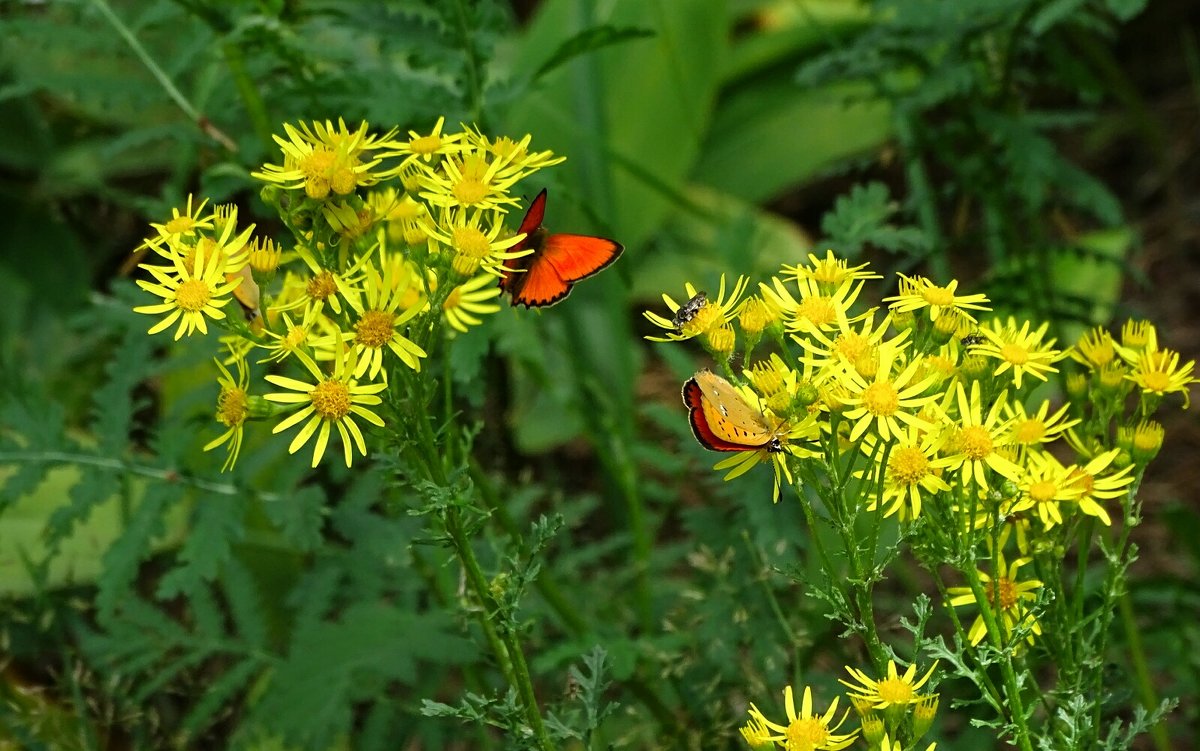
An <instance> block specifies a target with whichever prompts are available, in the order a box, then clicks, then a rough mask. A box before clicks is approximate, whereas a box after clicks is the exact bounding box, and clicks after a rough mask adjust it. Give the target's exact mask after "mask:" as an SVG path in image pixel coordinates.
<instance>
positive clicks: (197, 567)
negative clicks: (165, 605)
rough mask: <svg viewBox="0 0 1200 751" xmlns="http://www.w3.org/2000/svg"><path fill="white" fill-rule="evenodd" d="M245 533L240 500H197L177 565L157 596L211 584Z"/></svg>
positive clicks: (234, 497)
mask: <svg viewBox="0 0 1200 751" xmlns="http://www.w3.org/2000/svg"><path fill="white" fill-rule="evenodd" d="M245 531H246V526H245V505H244V501H243V500H242V498H241V496H238V495H215V494H214V495H211V496H208V497H206V498H203V499H201V500H200V502H199V503H197V504H196V506H195V509H194V511H193V519H192V525H191V530H190V531H189V533H188V535H187V538H186V539H185V540H184V543H183V548H182V549H181V550H180V551H179V563H178V565H177V566H176V567H175V568H174V569H173V570H172V571H171V572H170V573H169V574H167V575H166V576H164V577H163V580H162V582H161V583H160V584H159V587H158V596H159V597H160V598H163V599H167V598H170V597H174V596H176V595H178V594H180V593H183V592H191V591H193V590H194V589H195V588H196V587H197V586H199V585H201V584H203V583H204V582H208V581H212V580H213V579H214V578H215V577H216V576H217V573H218V572H219V571H220V569H221V566H222V565H224V564H225V563H226V562H227V561H228V560H229V557H230V554H231V548H232V545H233V543H234V542H236V541H238V540H240V539H242V537H243V536H244V535H245Z"/></svg>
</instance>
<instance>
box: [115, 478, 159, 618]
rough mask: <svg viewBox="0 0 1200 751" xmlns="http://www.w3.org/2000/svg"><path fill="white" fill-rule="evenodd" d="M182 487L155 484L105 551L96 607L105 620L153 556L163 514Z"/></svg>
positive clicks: (149, 488)
mask: <svg viewBox="0 0 1200 751" xmlns="http://www.w3.org/2000/svg"><path fill="white" fill-rule="evenodd" d="M178 492H179V489H178V488H174V487H169V486H165V485H151V486H150V487H148V488H147V489H146V495H145V497H144V498H142V502H141V503H140V504H138V506H137V508H136V510H134V512H133V514H132V516H131V517H130V519H129V524H128V525H127V526H126V528H125V531H124V532H123V533H122V534H121V536H120V537H118V538H117V539H116V540H115V541H114V542H113V544H112V545H110V546H109V548H108V550H107V551H105V553H104V558H103V560H102V563H103V568H102V570H101V572H100V577H99V578H98V579H97V580H96V585H97V587H98V591H97V592H96V607H97V609H98V611H99V614H100V618H101V621H103V620H104V619H105V618H106V617H107V616H111V615H112V614H113V613H114V612H116V609H117V607H118V606H119V605H120V603H121V600H122V599H124V598H125V597H127V595H128V592H129V587H130V586H131V585H132V584H133V582H134V580H135V579H136V578H137V570H138V566H139V565H140V564H141V562H142V561H143V560H145V558H146V557H147V556H148V555H150V552H151V550H152V543H153V541H154V539H155V538H156V537H158V536H160V535H161V534H162V532H163V530H164V524H163V514H164V512H165V511H166V509H167V508H168V507H169V505H170V504H171V503H172V501H173V500H174V498H175V497H176V494H178Z"/></svg>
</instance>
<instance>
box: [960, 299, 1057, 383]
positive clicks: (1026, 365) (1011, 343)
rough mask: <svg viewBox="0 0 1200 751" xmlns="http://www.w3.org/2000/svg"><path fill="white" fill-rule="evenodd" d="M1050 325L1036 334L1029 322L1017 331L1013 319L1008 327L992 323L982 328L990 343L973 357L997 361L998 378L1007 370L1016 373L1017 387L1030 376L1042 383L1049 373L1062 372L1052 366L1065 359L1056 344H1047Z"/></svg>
mask: <svg viewBox="0 0 1200 751" xmlns="http://www.w3.org/2000/svg"><path fill="white" fill-rule="evenodd" d="M1049 328H1050V324H1049V323H1043V324H1042V325H1041V326H1039V327H1038V328H1037V329H1035V330H1034V331H1030V330H1029V321H1025V322H1023V323H1022V324H1021V328H1020V329H1018V328H1017V321H1016V319H1015V318H1013V317H1012V316H1009V317H1008V320H1007V321H1005V322H1004V323H1001V322H1000V321H996V320H993V321H989V322H988V323H987V324H985V325H983V326H981V327H980V328H979V332H980V333H981V334H983V335H984V336H986V337H987V341H986V342H984V343H982V344H979V345H976V346H975V347H973V348H972V349H971V354H974V355H981V356H983V357H994V358H996V359H997V360H1000V364H999V365H998V366H997V367H996V369H995V370H994V371H993V372H992V375H994V376H998V375H1000V374H1002V373H1004V372H1005V371H1007V370H1010V369H1011V370H1012V380H1013V385H1014V386H1016V387H1017V388H1021V378H1022V376H1024V375H1025V374H1026V373H1028V374H1029V375H1031V376H1033V377H1034V378H1037V379H1039V380H1041V381H1045V380H1046V373H1057V372H1058V368H1055V367H1051V363H1054V362H1057V361H1058V360H1060V359H1062V357H1063V353H1062V352H1061V351H1059V350H1057V349H1053V347H1054V340H1053V339H1051V340H1049V341H1048V342H1043V341H1042V337H1044V336H1045V335H1046V331H1047V329H1049Z"/></svg>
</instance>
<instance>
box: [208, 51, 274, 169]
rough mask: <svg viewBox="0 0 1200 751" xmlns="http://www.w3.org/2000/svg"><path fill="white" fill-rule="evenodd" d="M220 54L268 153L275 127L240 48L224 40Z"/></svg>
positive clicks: (256, 132)
mask: <svg viewBox="0 0 1200 751" xmlns="http://www.w3.org/2000/svg"><path fill="white" fill-rule="evenodd" d="M221 54H223V55H224V56H225V66H226V67H227V68H229V74H230V76H232V77H233V85H234V86H235V87H237V90H238V94H239V95H240V96H241V97H242V104H243V105H245V107H246V114H247V115H249V116H250V122H251V124H252V125H253V126H254V133H255V135H257V136H258V140H259V141H260V142H262V145H263V148H264V149H266V152H267V153H270V151H271V150H272V149H274V148H275V140H274V139H273V138H272V137H271V135H272V133H273V132H274V130H275V129H274V127H273V126H272V123H271V119H270V116H269V115H268V114H267V105H266V104H265V103H264V102H263V98H262V96H261V95H260V94H259V93H258V87H257V86H255V85H254V79H252V78H251V77H250V74H249V72H247V71H246V59H245V57H243V55H242V48H241V47H239V46H238V45H236V44H233V43H231V42H226V43H225V44H223V45H221Z"/></svg>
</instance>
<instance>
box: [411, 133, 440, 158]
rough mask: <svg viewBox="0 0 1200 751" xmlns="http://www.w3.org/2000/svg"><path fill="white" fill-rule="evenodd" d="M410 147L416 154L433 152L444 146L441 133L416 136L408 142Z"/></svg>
mask: <svg viewBox="0 0 1200 751" xmlns="http://www.w3.org/2000/svg"><path fill="white" fill-rule="evenodd" d="M408 147H409V148H410V149H412V152H413V153H414V154H433V153H434V152H436V151H437V150H438V149H440V148H442V137H441V136H440V135H428V136H421V137H420V138H414V139H412V140H411V141H409V142H408Z"/></svg>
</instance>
